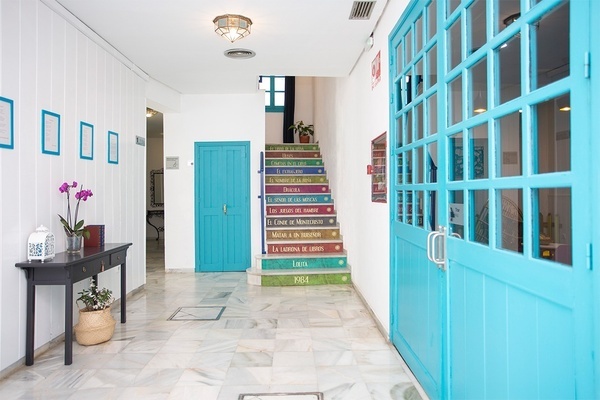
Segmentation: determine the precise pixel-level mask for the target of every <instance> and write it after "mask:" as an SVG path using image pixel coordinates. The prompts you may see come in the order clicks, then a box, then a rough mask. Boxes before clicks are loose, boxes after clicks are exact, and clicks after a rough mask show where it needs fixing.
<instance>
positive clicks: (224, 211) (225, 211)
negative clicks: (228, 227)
mask: <svg viewBox="0 0 600 400" xmlns="http://www.w3.org/2000/svg"><path fill="white" fill-rule="evenodd" d="M223 214H225V215H227V204H223Z"/></svg>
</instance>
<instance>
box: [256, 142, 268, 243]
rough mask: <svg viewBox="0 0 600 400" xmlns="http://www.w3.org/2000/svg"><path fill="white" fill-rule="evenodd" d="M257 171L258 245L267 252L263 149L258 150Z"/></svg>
mask: <svg viewBox="0 0 600 400" xmlns="http://www.w3.org/2000/svg"><path fill="white" fill-rule="evenodd" d="M258 173H259V174H260V195H259V196H258V198H259V199H260V246H261V249H262V254H267V250H266V249H265V153H264V152H263V151H261V152H260V169H259V170H258Z"/></svg>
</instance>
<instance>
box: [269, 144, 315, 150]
mask: <svg viewBox="0 0 600 400" xmlns="http://www.w3.org/2000/svg"><path fill="white" fill-rule="evenodd" d="M265 150H266V151H319V145H318V144H267V145H265Z"/></svg>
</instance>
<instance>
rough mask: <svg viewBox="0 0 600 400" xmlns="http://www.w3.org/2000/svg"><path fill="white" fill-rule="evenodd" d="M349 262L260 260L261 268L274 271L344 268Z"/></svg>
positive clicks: (299, 259) (339, 260) (330, 260)
mask: <svg viewBox="0 0 600 400" xmlns="http://www.w3.org/2000/svg"><path fill="white" fill-rule="evenodd" d="M347 263H348V261H347V260H346V257H345V256H344V257H334V258H331V257H323V258H275V259H263V260H260V265H261V268H262V269H264V270H273V269H315V268H343V267H345V266H346V264H347Z"/></svg>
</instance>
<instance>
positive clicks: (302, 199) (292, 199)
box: [265, 194, 333, 205]
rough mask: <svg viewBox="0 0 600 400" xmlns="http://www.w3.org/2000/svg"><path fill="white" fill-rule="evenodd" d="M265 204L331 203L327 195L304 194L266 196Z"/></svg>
mask: <svg viewBox="0 0 600 400" xmlns="http://www.w3.org/2000/svg"><path fill="white" fill-rule="evenodd" d="M265 199H266V200H267V204H269V205H270V204H329V203H333V200H332V199H331V196H330V195H328V194H305V195H301V194H299V195H289V194H287V195H286V194H280V195H267V196H265Z"/></svg>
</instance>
